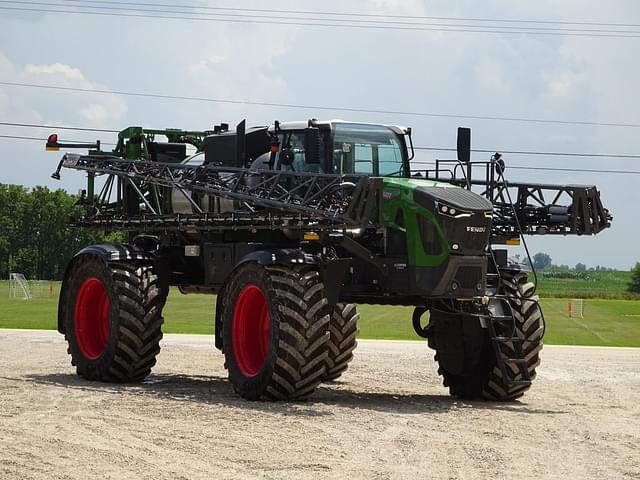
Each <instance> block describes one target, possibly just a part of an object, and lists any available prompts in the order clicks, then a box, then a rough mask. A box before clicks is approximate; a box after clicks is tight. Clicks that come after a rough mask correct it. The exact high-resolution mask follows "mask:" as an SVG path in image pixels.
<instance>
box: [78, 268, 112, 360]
mask: <svg viewBox="0 0 640 480" xmlns="http://www.w3.org/2000/svg"><path fill="white" fill-rule="evenodd" d="M110 311H111V303H110V302H109V296H108V295H107V289H106V288H105V286H104V284H103V283H102V281H100V280H98V279H97V278H95V277H91V278H88V279H87V280H85V281H84V283H83V284H82V285H81V286H80V289H79V290H78V295H77V297H76V306H75V312H74V318H75V322H74V325H75V334H76V340H77V341H78V346H79V347H80V351H81V352H82V354H83V355H84V356H85V357H86V358H88V359H89V360H94V359H96V358H98V357H99V356H100V355H102V354H103V353H104V351H105V349H106V347H107V341H108V339H109V333H110V331H111V325H110V323H109V313H110Z"/></svg>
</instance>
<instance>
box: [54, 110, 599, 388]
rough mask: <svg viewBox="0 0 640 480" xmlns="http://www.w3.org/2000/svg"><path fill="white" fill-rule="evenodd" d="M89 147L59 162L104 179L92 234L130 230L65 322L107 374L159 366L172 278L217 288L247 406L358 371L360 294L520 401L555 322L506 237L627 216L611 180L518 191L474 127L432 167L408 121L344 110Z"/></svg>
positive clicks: (63, 310) (84, 364) (473, 380)
mask: <svg viewBox="0 0 640 480" xmlns="http://www.w3.org/2000/svg"><path fill="white" fill-rule="evenodd" d="M161 137H164V138H161ZM164 139H166V140H167V141H166V142H164V141H162V142H161V141H159V140H164ZM47 146H48V147H49V148H59V147H64V146H68V145H62V144H60V143H59V142H58V141H57V138H54V137H53V136H52V137H51V138H50V141H49V142H48V145H47ZM83 147H90V148H92V150H91V152H90V153H89V155H77V154H70V153H68V154H66V155H65V156H64V157H63V159H62V160H61V162H60V164H59V167H58V170H57V171H56V172H55V173H54V177H55V178H59V176H60V169H61V168H62V167H67V168H73V169H79V170H84V171H87V172H88V177H89V186H88V188H87V190H86V192H85V193H84V194H83V195H82V198H81V199H80V201H81V203H83V204H84V205H85V207H86V213H85V215H84V216H83V217H82V219H81V220H80V221H79V222H78V226H79V227H84V228H94V229H101V230H105V231H126V232H128V235H129V242H128V244H126V245H94V246H89V247H87V248H85V249H84V250H82V251H81V252H79V253H78V255H76V256H75V257H74V259H73V260H72V261H71V262H70V264H69V266H68V268H67V272H66V274H65V279H64V282H63V287H62V292H61V296H60V307H59V321H58V328H59V331H60V332H61V333H64V334H65V335H66V337H67V340H68V342H69V350H70V353H71V355H72V357H73V362H74V364H75V365H76V366H77V369H78V373H79V374H80V375H82V376H84V377H87V378H90V379H98V380H105V381H132V380H140V379H142V378H144V377H145V376H146V375H148V374H149V372H150V369H151V367H152V366H153V364H154V363H155V356H156V354H157V353H158V351H159V343H158V342H159V339H160V337H161V323H162V317H161V312H162V306H163V305H164V302H165V300H166V297H167V294H168V291H169V287H170V286H175V287H177V288H178V289H179V290H180V291H181V292H183V293H213V294H217V302H216V309H215V315H212V316H214V317H215V320H214V323H215V345H216V346H217V347H218V348H219V349H221V350H222V351H223V352H224V355H225V360H226V365H227V368H228V370H229V378H230V381H231V382H232V384H233V385H234V387H235V389H236V391H238V393H239V394H240V395H242V396H243V397H245V398H248V399H302V398H306V397H308V396H309V395H311V393H313V391H314V390H315V388H316V387H317V386H318V384H319V383H320V382H322V381H327V380H333V379H335V378H337V377H339V376H340V375H342V373H343V372H344V371H345V370H346V369H347V365H348V363H349V361H350V360H351V359H352V357H353V351H354V349H355V347H356V336H357V332H358V330H357V321H358V317H359V316H358V313H357V307H356V304H357V303H369V304H384V305H410V306H414V307H415V310H414V314H413V318H412V319H411V321H412V323H413V327H414V329H415V331H416V333H417V334H418V335H419V336H421V337H424V338H426V339H428V343H429V346H430V347H431V348H433V349H434V350H435V351H436V360H437V361H438V363H439V372H440V373H441V374H442V375H443V377H444V383H445V385H446V386H448V387H449V389H450V392H451V394H453V395H456V396H460V397H465V398H475V397H484V398H489V399H496V400H509V399H513V398H517V397H519V396H520V395H522V394H523V393H524V392H525V391H526V390H527V389H528V388H529V387H530V385H531V381H532V380H533V378H534V376H535V368H536V367H537V365H538V364H539V356H538V353H539V351H540V349H541V348H542V335H543V331H544V319H543V315H542V311H541V309H540V306H539V304H538V300H537V296H536V295H535V285H534V284H533V283H532V282H530V281H529V278H528V272H527V271H526V269H525V268H524V267H523V266H522V265H519V264H516V263H513V262H510V261H509V259H508V258H507V250H506V248H504V245H516V244H519V242H520V241H521V238H522V236H523V235H543V234H546V235H569V234H576V235H591V234H596V233H598V232H600V231H601V230H603V229H605V228H607V227H608V226H609V225H610V221H611V215H610V214H609V212H608V211H607V210H606V209H604V208H603V207H602V204H601V202H600V196H599V192H598V191H597V189H596V188H595V187H594V186H576V185H571V186H559V185H543V184H516V183H510V182H507V181H506V180H505V178H504V171H505V164H504V162H503V161H502V159H501V158H500V155H499V154H495V155H493V156H492V157H491V159H490V160H489V161H487V162H472V161H471V159H470V131H469V130H468V129H459V131H458V148H457V150H458V159H457V160H455V161H450V162H437V163H436V165H435V168H434V169H432V170H423V171H416V170H412V168H411V160H412V158H413V143H412V140H411V130H410V129H409V128H404V127H399V126H390V125H372V124H358V123H350V122H343V121H326V122H320V121H316V120H309V121H307V122H283V123H280V122H274V124H273V125H270V126H259V127H250V128H247V127H246V124H245V122H241V123H240V124H239V125H238V126H237V127H236V129H235V131H231V130H229V127H228V125H227V124H221V125H218V126H216V127H215V128H213V129H212V130H209V131H202V132H187V131H180V130H164V131H163V130H145V129H142V128H139V127H131V128H129V129H126V130H124V131H123V132H122V133H121V134H120V136H119V141H118V146H117V147H116V149H115V150H113V151H112V152H103V151H101V150H100V146H99V144H96V145H91V146H87V145H84V146H83ZM188 148H189V149H191V152H188ZM478 170H480V171H482V173H483V177H482V178H475V177H474V175H473V174H474V173H475V172H476V171H478ZM98 184H100V185H98ZM132 302H133V303H132ZM132 305H133V306H132ZM212 313H213V312H212ZM123 332H124V333H123Z"/></svg>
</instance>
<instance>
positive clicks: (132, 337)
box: [60, 255, 166, 382]
mask: <svg viewBox="0 0 640 480" xmlns="http://www.w3.org/2000/svg"><path fill="white" fill-rule="evenodd" d="M65 283H66V286H65V289H64V291H62V292H61V298H60V302H61V309H60V312H61V315H62V321H63V325H64V331H65V338H66V340H67V343H68V352H69V354H70V355H71V363H72V365H74V366H75V367H76V371H77V373H78V375H80V376H81V377H84V378H86V379H88V380H99V381H104V382H137V381H140V380H142V379H144V378H145V377H146V376H147V375H149V373H150V371H151V368H152V367H153V366H154V365H155V363H156V356H157V355H158V353H159V352H160V339H161V338H162V331H161V326H162V321H163V319H162V308H163V306H164V303H165V300H166V297H165V295H163V294H162V290H161V288H160V285H159V281H158V277H157V275H156V274H155V273H154V271H153V267H152V266H150V265H139V264H129V263H115V264H107V263H105V262H104V261H102V260H101V259H99V258H97V257H95V256H93V255H84V256H82V257H80V258H78V259H76V260H75V263H74V264H73V265H72V267H71V270H70V272H69V274H68V276H67V282H65Z"/></svg>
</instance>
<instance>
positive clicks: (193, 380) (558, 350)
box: [0, 330, 640, 480]
mask: <svg viewBox="0 0 640 480" xmlns="http://www.w3.org/2000/svg"><path fill="white" fill-rule="evenodd" d="M211 345H212V339H211V338H210V337H204V336H200V337H198V336H186V335H167V336H166V338H165V340H164V341H163V350H162V353H161V354H160V357H159V361H158V365H157V366H156V368H155V370H154V373H153V375H152V376H151V377H149V379H148V381H146V382H145V383H143V384H141V385H133V386H132V385H125V386H118V385H105V384H100V383H91V382H86V381H83V380H81V379H79V378H78V377H76V375H75V373H74V371H73V369H72V368H71V366H70V364H69V358H68V357H67V355H66V346H65V343H64V340H63V338H62V337H61V336H60V335H58V334H56V333H54V332H35V331H33V332H29V331H11V330H0V478H2V479H4V480H9V479H11V480H13V479H25V478H36V479H52V478H60V479H62V478H64V479H67V478H72V479H76V478H77V479H83V480H85V479H91V478H101V479H120V478H122V479H125V478H126V479H133V478H136V479H137V478H141V479H154V480H156V479H172V480H173V479H181V478H185V479H200V478H202V479H204V478H207V479H225V478H228V479H240V478H272V479H286V478H295V479H317V478H349V479H356V478H366V479H374V478H375V479H378V478H379V479H384V478H412V479H413V478H438V479H439V478H451V479H469V478H492V479H502V478H505V479H507V478H509V479H512V478H520V479H525V478H550V479H551V478H554V479H555V478H563V479H566V478H575V479H585V478H602V479H619V478H634V479H637V478H640V349H605V348H578V347H551V346H545V349H544V351H543V358H542V367H541V368H540V369H539V375H538V379H537V381H536V382H535V384H534V387H533V388H532V390H531V391H530V392H529V393H528V394H527V395H526V396H525V397H524V398H523V399H522V400H521V401H518V402H513V403H506V404H500V403H487V402H466V401H460V400H455V399H452V398H450V397H449V396H448V395H447V392H446V391H445V389H444V388H443V387H442V386H441V384H440V380H439V378H438V376H437V375H436V367H435V364H434V362H433V360H432V354H431V353H428V352H427V350H426V347H425V346H424V344H423V343H421V342H382V341H377V342H374V341H361V342H360V345H359V347H358V350H357V358H356V360H355V361H354V362H353V364H352V367H351V368H350V369H349V370H348V372H347V373H346V374H345V376H344V380H343V381H342V382H340V383H337V384H334V385H330V386H323V387H321V388H320V390H319V391H318V392H317V393H316V395H315V396H314V397H312V399H311V400H310V401H309V402H307V403H299V404H292V403H262V402H247V401H244V400H241V399H239V398H238V397H236V395H235V394H234V393H233V391H232V388H231V386H230V385H229V384H228V383H227V381H226V373H225V370H224V368H223V360H222V356H221V355H220V354H219V353H218V352H217V351H215V350H214V349H213V347H212V346H211Z"/></svg>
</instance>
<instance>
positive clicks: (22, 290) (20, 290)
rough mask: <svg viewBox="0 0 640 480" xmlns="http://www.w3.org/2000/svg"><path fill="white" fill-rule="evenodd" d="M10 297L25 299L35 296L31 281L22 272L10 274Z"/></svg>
mask: <svg viewBox="0 0 640 480" xmlns="http://www.w3.org/2000/svg"><path fill="white" fill-rule="evenodd" d="M9 298H23V299H24V300H30V299H32V298H33V295H32V294H31V287H30V286H29V282H27V279H26V278H25V277H24V275H23V274H22V273H12V274H11V275H10V276H9Z"/></svg>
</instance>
